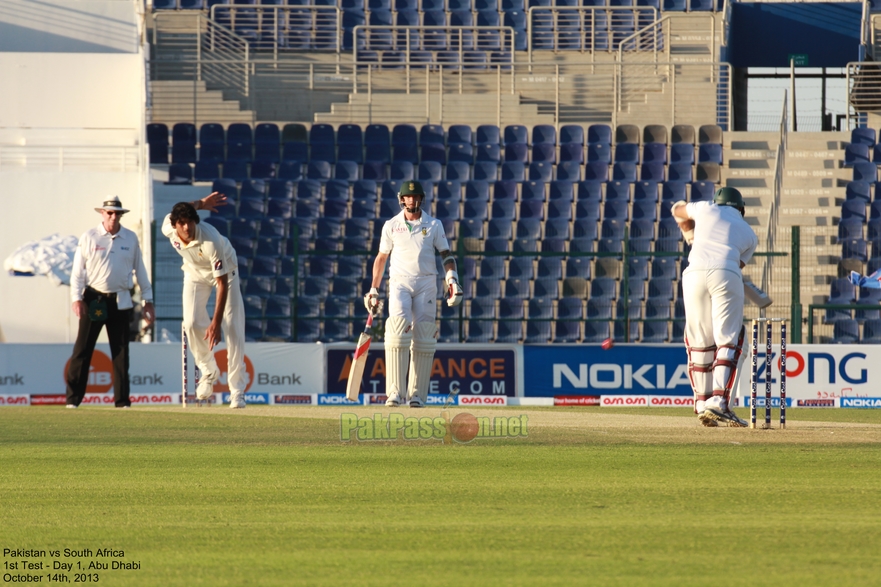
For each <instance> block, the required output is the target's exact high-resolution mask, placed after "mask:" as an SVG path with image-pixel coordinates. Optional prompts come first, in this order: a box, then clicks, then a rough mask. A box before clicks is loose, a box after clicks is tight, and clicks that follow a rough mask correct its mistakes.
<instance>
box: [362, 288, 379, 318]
mask: <svg viewBox="0 0 881 587" xmlns="http://www.w3.org/2000/svg"><path fill="white" fill-rule="evenodd" d="M364 307H365V308H367V311H368V312H370V313H371V314H376V312H377V310H378V309H379V290H377V289H376V288H375V287H371V288H370V291H369V292H367V293H366V294H365V295H364Z"/></svg>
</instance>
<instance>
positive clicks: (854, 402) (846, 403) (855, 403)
mask: <svg viewBox="0 0 881 587" xmlns="http://www.w3.org/2000/svg"><path fill="white" fill-rule="evenodd" d="M840 405H841V407H842V408H864V409H879V408H881V397H843V398H841V399H840Z"/></svg>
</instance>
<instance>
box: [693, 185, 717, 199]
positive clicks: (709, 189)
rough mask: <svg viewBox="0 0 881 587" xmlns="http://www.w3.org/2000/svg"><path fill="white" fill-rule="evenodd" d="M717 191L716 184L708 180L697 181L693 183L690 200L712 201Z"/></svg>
mask: <svg viewBox="0 0 881 587" xmlns="http://www.w3.org/2000/svg"><path fill="white" fill-rule="evenodd" d="M715 193H716V185H715V184H713V183H711V182H708V181H695V182H692V183H691V196H690V197H689V199H688V201H689V202H712V201H713V194H715Z"/></svg>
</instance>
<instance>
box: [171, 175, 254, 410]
mask: <svg viewBox="0 0 881 587" xmlns="http://www.w3.org/2000/svg"><path fill="white" fill-rule="evenodd" d="M223 205H226V196H224V195H223V194H220V193H218V192H214V193H212V194H211V195H209V196H206V197H205V198H202V199H201V200H196V201H195V202H192V203H190V202H179V203H177V204H175V205H174V208H172V210H171V214H169V215H167V216H166V217H165V221H164V222H163V223H162V234H164V235H165V236H167V237H168V240H169V241H171V245H172V246H173V247H174V250H175V251H177V252H178V253H179V254H180V256H181V257H183V260H184V264H183V267H182V269H183V271H184V291H183V312H184V329H185V331H186V333H187V339H188V340H189V343H190V349H191V350H192V351H193V357H194V359H195V361H196V365H197V366H198V367H199V370H200V371H201V372H202V378H201V380H200V381H199V386H198V387H197V388H196V397H197V398H199V399H207V398H209V397H211V394H213V393H214V384H215V383H216V382H217V380H218V379H219V377H220V369H218V367H217V362H216V361H215V360H214V353H213V350H214V347H215V346H217V344H218V343H219V342H220V332H221V329H222V330H223V334H224V335H225V336H226V355H227V384H228V385H229V391H230V401H229V407H231V408H244V407H245V387H246V385H247V372H246V371H245V305H244V302H243V301H242V290H241V282H240V281H239V268H238V258H237V257H236V251H235V249H234V248H233V247H232V244H230V242H229V240H228V239H227V238H226V237H224V236H222V235H221V234H220V233H219V232H217V229H216V228H214V227H213V226H211V225H210V224H202V223H200V219H199V214H198V213H197V212H196V210H211V211H213V210H216V208H217V206H223ZM215 288H216V289H217V297H216V300H215V303H214V316H213V317H210V316H208V308H207V306H208V298H209V297H210V296H211V291H212V290H213V289H215Z"/></svg>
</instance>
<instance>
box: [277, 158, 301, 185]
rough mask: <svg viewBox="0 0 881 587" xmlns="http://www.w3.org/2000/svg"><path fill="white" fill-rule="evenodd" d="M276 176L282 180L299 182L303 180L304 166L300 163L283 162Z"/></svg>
mask: <svg viewBox="0 0 881 587" xmlns="http://www.w3.org/2000/svg"><path fill="white" fill-rule="evenodd" d="M276 176H277V177H278V179H281V180H291V181H299V180H301V179H303V164H302V162H300V161H282V162H281V164H280V165H279V166H278V171H277V173H276Z"/></svg>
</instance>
